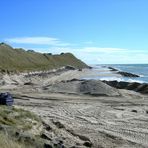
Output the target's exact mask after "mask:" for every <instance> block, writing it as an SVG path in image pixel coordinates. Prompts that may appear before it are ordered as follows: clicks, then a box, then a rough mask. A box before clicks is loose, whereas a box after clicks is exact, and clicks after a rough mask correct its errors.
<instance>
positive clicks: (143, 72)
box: [91, 64, 148, 83]
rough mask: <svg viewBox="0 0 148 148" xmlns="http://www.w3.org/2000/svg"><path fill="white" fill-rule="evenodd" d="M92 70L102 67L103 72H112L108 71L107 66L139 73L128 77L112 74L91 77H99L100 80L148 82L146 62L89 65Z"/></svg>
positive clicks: (147, 65)
mask: <svg viewBox="0 0 148 148" xmlns="http://www.w3.org/2000/svg"><path fill="white" fill-rule="evenodd" d="M91 66H92V67H93V70H95V71H96V72H97V71H98V73H99V69H102V71H103V73H104V74H106V73H112V72H110V71H108V68H107V67H109V66H110V67H113V68H116V69H118V70H119V71H124V72H130V73H134V74H137V75H140V77H138V78H129V77H123V76H122V77H121V76H120V77H117V76H112V75H108V76H107V75H106V76H103V77H102V76H99V75H98V76H97V75H96V76H95V77H91V79H100V80H117V81H127V82H139V83H148V64H111V65H91ZM103 73H102V74H103Z"/></svg>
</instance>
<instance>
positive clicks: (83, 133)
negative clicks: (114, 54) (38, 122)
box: [0, 69, 148, 148]
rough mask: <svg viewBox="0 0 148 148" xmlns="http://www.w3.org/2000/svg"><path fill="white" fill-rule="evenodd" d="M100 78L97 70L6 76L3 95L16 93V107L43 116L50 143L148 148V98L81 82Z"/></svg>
mask: <svg viewBox="0 0 148 148" xmlns="http://www.w3.org/2000/svg"><path fill="white" fill-rule="evenodd" d="M100 73H101V71H100ZM95 75H96V73H95V71H93V70H91V69H83V70H82V71H79V70H69V71H65V72H64V71H62V72H56V71H55V72H53V73H52V74H47V75H44V76H43V75H40V76H39V75H32V76H31V75H30V76H26V75H24V74H19V75H4V76H1V82H0V83H1V86H0V91H1V92H6V91H9V92H10V93H12V94H13V96H14V100H15V106H17V107H20V108H24V109H26V110H29V111H31V112H34V113H36V114H37V115H39V116H40V117H41V118H42V120H43V121H44V123H46V124H47V125H48V126H50V130H45V131H44V133H45V134H46V136H47V137H48V138H49V139H50V141H52V142H54V141H57V140H60V141H62V143H63V145H64V146H65V147H67V148H70V147H71V148H86V147H92V148H113V147H114V148H144V147H145V148H146V147H148V122H147V121H148V95H146V94H140V93H137V92H134V91H130V90H124V89H116V88H112V87H111V86H108V85H107V84H104V83H102V82H100V81H99V82H96V81H93V82H92V81H91V80H90V81H88V82H87V83H86V82H85V80H84V81H80V80H79V79H81V78H82V77H86V76H95ZM97 75H98V73H97ZM105 75H114V76H118V77H121V76H120V75H117V74H114V73H105ZM72 79H74V80H73V81H70V80H72ZM92 84H93V86H92ZM90 85H91V86H92V87H91V86H90ZM94 86H97V87H95V88H97V89H96V90H95V89H94ZM100 86H101V87H100ZM53 90H54V91H53ZM61 90H62V92H61ZM72 91H73V93H72ZM96 92H97V93H96Z"/></svg>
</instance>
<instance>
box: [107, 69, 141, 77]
mask: <svg viewBox="0 0 148 148" xmlns="http://www.w3.org/2000/svg"><path fill="white" fill-rule="evenodd" d="M108 69H110V71H113V72H115V73H117V74H120V75H122V76H124V77H140V76H139V75H137V74H133V73H130V72H124V71H119V70H118V69H116V68H113V67H108Z"/></svg>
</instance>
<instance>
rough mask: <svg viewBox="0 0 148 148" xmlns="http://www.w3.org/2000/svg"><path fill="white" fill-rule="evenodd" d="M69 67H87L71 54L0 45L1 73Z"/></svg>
mask: <svg viewBox="0 0 148 148" xmlns="http://www.w3.org/2000/svg"><path fill="white" fill-rule="evenodd" d="M66 65H71V66H74V67H76V68H84V67H87V65H86V64H85V63H83V62H82V61H81V60H79V59H77V58H76V57H75V56H74V55H73V54H71V53H61V54H59V55H52V54H51V53H38V52H35V51H33V50H28V51H26V50H24V49H22V48H17V49H16V48H12V47H11V46H9V45H7V44H5V43H0V70H1V72H15V71H19V72H20V71H21V72H22V71H37V70H49V69H54V68H59V67H62V66H66Z"/></svg>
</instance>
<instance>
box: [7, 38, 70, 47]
mask: <svg viewBox="0 0 148 148" xmlns="http://www.w3.org/2000/svg"><path fill="white" fill-rule="evenodd" d="M5 41H6V42H9V43H17V44H36V45H51V46H69V45H70V44H69V43H64V42H62V41H60V40H59V39H57V38H52V37H20V38H8V39H5Z"/></svg>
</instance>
